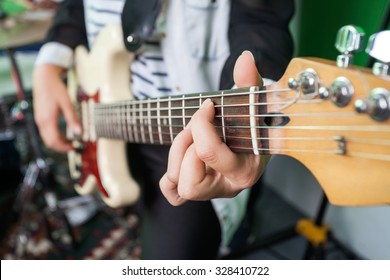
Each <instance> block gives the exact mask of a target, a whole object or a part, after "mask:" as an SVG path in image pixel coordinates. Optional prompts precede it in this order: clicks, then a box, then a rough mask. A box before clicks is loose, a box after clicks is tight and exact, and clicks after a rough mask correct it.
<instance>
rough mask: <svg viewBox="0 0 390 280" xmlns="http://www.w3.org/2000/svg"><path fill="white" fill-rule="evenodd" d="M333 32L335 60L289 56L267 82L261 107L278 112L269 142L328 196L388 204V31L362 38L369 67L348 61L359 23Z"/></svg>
mask: <svg viewBox="0 0 390 280" xmlns="http://www.w3.org/2000/svg"><path fill="white" fill-rule="evenodd" d="M340 32H341V34H340V33H339V36H338V37H339V38H338V41H337V42H336V47H337V48H338V49H339V51H341V52H342V53H341V54H340V56H339V57H338V58H337V61H329V60H324V59H318V58H295V59H293V60H292V61H291V63H290V65H289V66H288V68H287V71H286V72H285V75H284V76H283V77H282V79H281V80H280V81H279V82H277V83H276V84H274V85H272V86H270V87H269V89H270V90H272V94H269V95H267V102H268V104H269V105H268V112H272V113H273V114H274V113H277V114H276V116H278V117H279V118H280V116H284V118H285V121H284V124H283V127H282V126H277V125H276V126H274V127H271V129H269V139H270V144H269V145H270V150H271V151H272V153H274V154H285V155H289V156H292V157H294V158H296V159H297V160H299V161H300V162H302V163H303V164H304V165H305V166H307V167H308V169H309V170H311V171H312V173H313V175H314V176H315V177H316V178H317V179H318V181H319V183H320V184H321V186H322V187H323V189H324V191H325V193H326V194H327V196H328V198H329V200H330V201H331V202H332V203H334V204H338V205H373V204H389V203H390V176H389V175H388V173H389V171H390V75H389V71H388V69H389V62H390V59H389V51H388V50H390V31H384V32H383V33H378V34H375V35H373V37H372V38H371V39H370V40H369V46H368V48H367V52H368V53H369V54H371V55H372V56H373V57H374V58H376V59H378V61H377V64H376V66H375V67H374V68H373V70H370V69H367V68H364V67H358V66H354V65H353V64H352V62H353V54H354V52H355V51H358V50H360V49H361V41H362V36H363V34H362V32H361V30H360V29H359V28H356V27H348V28H344V29H342V30H341V31H340ZM383 44H385V47H383V46H382V45H383ZM374 54H375V55H374ZM386 69H387V70H386ZM275 119H276V118H275ZM275 123H276V121H275Z"/></svg>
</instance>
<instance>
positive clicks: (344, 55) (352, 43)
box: [335, 25, 365, 68]
mask: <svg viewBox="0 0 390 280" xmlns="http://www.w3.org/2000/svg"><path fill="white" fill-rule="evenodd" d="M364 37H365V33H364V31H363V29H362V28H361V27H359V26H356V25H346V26H343V27H342V28H340V30H339V31H338V32H337V37H336V42H335V47H336V49H337V50H338V51H339V52H340V53H341V54H340V55H339V56H338V57H337V66H338V67H342V68H346V67H348V66H349V65H351V64H352V63H353V56H354V53H356V52H358V51H361V50H362V49H363V40H364Z"/></svg>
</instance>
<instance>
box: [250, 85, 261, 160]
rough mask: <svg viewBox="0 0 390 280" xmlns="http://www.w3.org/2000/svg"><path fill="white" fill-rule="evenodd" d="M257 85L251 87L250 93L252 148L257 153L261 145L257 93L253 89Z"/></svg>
mask: <svg viewBox="0 0 390 280" xmlns="http://www.w3.org/2000/svg"><path fill="white" fill-rule="evenodd" d="M255 88H256V87H251V88H250V90H249V91H250V93H249V120H250V130H251V138H252V148H253V153H254V154H255V155H258V154H259V147H258V144H257V129H256V116H255V115H256V111H255V94H254V93H253V91H254V90H255Z"/></svg>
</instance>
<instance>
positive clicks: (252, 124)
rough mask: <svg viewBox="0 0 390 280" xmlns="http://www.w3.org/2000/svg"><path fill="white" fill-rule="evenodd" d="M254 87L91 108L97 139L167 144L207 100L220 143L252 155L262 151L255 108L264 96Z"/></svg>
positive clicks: (263, 132) (262, 133)
mask: <svg viewBox="0 0 390 280" xmlns="http://www.w3.org/2000/svg"><path fill="white" fill-rule="evenodd" d="M258 91H259V88H258V87H252V88H241V89H236V90H228V91H218V92H209V93H202V94H186V95H182V96H168V97H162V98H154V99H146V100H133V101H126V102H117V103H112V104H98V105H96V106H95V107H94V113H93V119H94V124H95V131H96V135H97V137H104V138H110V139H120V140H124V141H126V142H131V143H144V144H158V145H169V144H171V143H172V141H173V139H174V138H175V137H176V135H177V134H178V133H180V131H182V130H183V129H184V128H185V127H186V126H187V125H188V123H189V121H190V120H191V117H192V116H193V114H194V113H195V112H196V111H197V110H198V109H199V107H200V106H201V104H202V103H203V101H205V100H206V99H207V98H210V99H211V100H212V102H213V103H214V107H215V119H214V125H215V127H216V129H217V132H218V134H219V136H220V138H221V140H222V141H224V142H225V143H226V144H227V145H228V146H229V147H230V148H231V149H232V150H233V151H236V152H255V153H258V151H259V150H260V151H261V148H266V146H267V143H264V141H260V140H259V138H260V137H259V136H260V135H262V136H264V134H265V133H267V131H266V129H259V128H258V127H257V124H259V123H261V122H260V121H261V120H260V119H259V117H258V115H259V112H260V111H261V110H262V109H261V108H263V110H266V106H259V104H260V103H261V102H264V100H261V99H262V98H263V99H265V96H266V95H261V94H257V93H256V92H258Z"/></svg>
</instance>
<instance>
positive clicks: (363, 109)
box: [355, 88, 390, 121]
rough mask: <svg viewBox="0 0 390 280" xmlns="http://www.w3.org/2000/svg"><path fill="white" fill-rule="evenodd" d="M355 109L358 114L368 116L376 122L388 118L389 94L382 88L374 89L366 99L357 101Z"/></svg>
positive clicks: (389, 113) (389, 111) (389, 114)
mask: <svg viewBox="0 0 390 280" xmlns="http://www.w3.org/2000/svg"><path fill="white" fill-rule="evenodd" d="M355 109H356V111H357V112H358V113H366V114H369V115H370V116H371V117H372V118H373V119H374V120H376V121H386V120H388V119H389V118H390V92H389V91H388V90H387V89H384V88H375V89H373V90H372V91H371V94H370V95H369V96H368V98H367V99H357V100H356V101H355Z"/></svg>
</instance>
